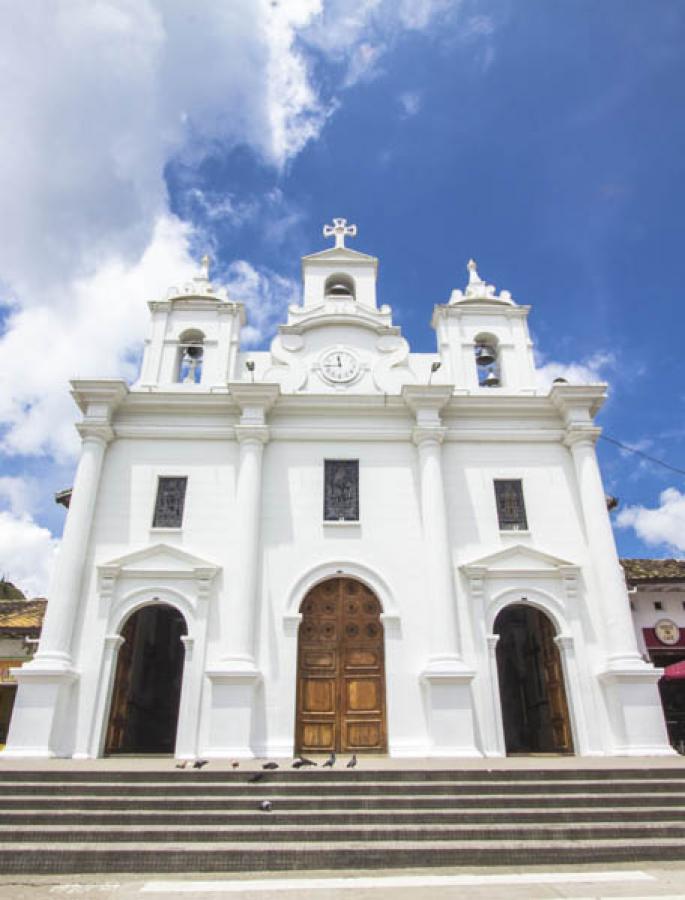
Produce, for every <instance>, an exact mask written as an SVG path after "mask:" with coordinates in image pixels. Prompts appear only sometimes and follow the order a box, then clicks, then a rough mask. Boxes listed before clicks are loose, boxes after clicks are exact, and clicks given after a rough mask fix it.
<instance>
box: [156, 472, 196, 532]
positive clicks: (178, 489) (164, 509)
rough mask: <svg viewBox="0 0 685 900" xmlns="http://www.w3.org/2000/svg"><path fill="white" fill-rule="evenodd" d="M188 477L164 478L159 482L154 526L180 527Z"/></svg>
mask: <svg viewBox="0 0 685 900" xmlns="http://www.w3.org/2000/svg"><path fill="white" fill-rule="evenodd" d="M187 484H188V479H187V478H162V477H160V479H159V481H158V483H157V500H156V502H155V515H154V518H153V520H152V527H153V528H180V527H181V524H182V522H183V506H184V504H185V499H186V485H187Z"/></svg>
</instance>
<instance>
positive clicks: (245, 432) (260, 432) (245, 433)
mask: <svg viewBox="0 0 685 900" xmlns="http://www.w3.org/2000/svg"><path fill="white" fill-rule="evenodd" d="M235 436H236V438H237V440H238V443H240V444H245V445H249V444H266V443H268V441H269V436H270V435H269V426H268V425H241V424H238V425H236V426H235Z"/></svg>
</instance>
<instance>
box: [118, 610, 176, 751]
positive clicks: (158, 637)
mask: <svg viewBox="0 0 685 900" xmlns="http://www.w3.org/2000/svg"><path fill="white" fill-rule="evenodd" d="M186 632H187V628H186V623H185V619H184V618H183V616H182V615H181V613H179V612H178V610H176V609H174V608H173V607H171V606H166V605H163V604H155V605H152V606H145V607H143V608H142V609H140V610H138V612H136V613H134V614H133V615H132V616H131V617H130V618H129V619H127V621H126V624H125V625H124V628H123V630H122V632H121V636H122V637H123V639H124V643H123V644H122V645H121V647H120V648H119V656H118V659H117V670H116V675H115V679H114V690H113V692H112V703H111V706H110V714H109V724H108V727H107V737H106V740H105V753H173V752H174V747H175V745H176V725H177V722H178V706H179V701H180V698H181V681H182V677H183V660H184V647H183V642H182V641H181V636H182V635H184V634H186Z"/></svg>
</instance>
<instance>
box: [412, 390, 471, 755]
mask: <svg viewBox="0 0 685 900" xmlns="http://www.w3.org/2000/svg"><path fill="white" fill-rule="evenodd" d="M451 392H452V388H451V386H450V385H424V386H420V385H405V387H404V388H403V390H402V394H403V397H404V399H405V402H406V403H407V405H408V406H409V407H410V408H411V409H412V410H413V411H414V412H415V413H416V426H415V427H414V429H413V431H412V438H413V441H414V443H415V444H416V446H417V449H418V463H419V490H420V495H421V519H422V524H423V548H424V553H425V557H424V559H425V565H426V581H427V588H428V598H427V599H428V602H427V603H426V619H427V624H428V627H429V629H430V631H429V633H430V645H429V658H428V662H427V665H426V666H425V668H424V670H423V672H422V673H421V681H422V684H423V687H424V692H425V700H426V706H427V714H428V728H429V739H430V746H429V747H428V750H427V752H428V754H429V755H432V756H480V755H481V753H480V751H479V750H478V749H477V748H476V724H475V710H474V702H473V693H472V690H471V682H472V680H473V677H474V674H475V673H474V672H473V670H471V669H469V668H468V667H467V666H466V665H465V664H464V661H463V659H462V656H461V642H460V637H459V617H458V614H457V604H456V597H455V590H454V587H455V585H454V573H453V569H452V552H451V545H450V539H449V529H448V520H447V507H446V505H445V485H444V480H443V473H442V441H443V439H444V437H445V432H446V429H445V428H444V427H443V426H442V422H441V419H440V410H441V409H442V407H443V406H444V405H445V404H446V403H447V402H448V401H449V398H450V396H451Z"/></svg>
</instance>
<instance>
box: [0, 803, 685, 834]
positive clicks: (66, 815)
mask: <svg viewBox="0 0 685 900" xmlns="http://www.w3.org/2000/svg"><path fill="white" fill-rule="evenodd" d="M256 807H257V803H254V804H253V805H252V807H250V808H249V809H226V810H223V811H221V812H206V811H204V810H196V809H190V810H181V811H179V810H175V809H165V810H162V811H149V810H133V811H124V812H119V811H116V810H75V811H73V812H72V811H65V810H62V809H59V810H52V811H50V812H36V811H35V810H31V809H28V810H22V811H15V812H4V813H3V815H2V825H3V826H10V825H20V826H21V825H24V826H25V825H31V826H32V827H34V828H37V827H39V826H42V825H58V826H61V827H65V826H67V825H83V826H88V827H92V826H95V825H122V826H126V827H128V828H136V829H137V828H145V827H147V826H149V825H166V826H177V827H178V826H185V825H204V826H215V825H228V824H240V825H241V827H247V826H251V825H259V826H260V827H261V826H263V825H264V824H265V821H266V820H265V816H264V813H263V812H262V811H257V810H256ZM642 820H645V821H655V822H678V823H679V822H682V821H684V820H685V817H684V816H683V809H682V807H679V806H673V807H668V806H661V807H653V808H650V809H649V817H647V816H646V814H645V808H644V807H635V806H628V807H617V806H610V807H607V806H603V805H597V806H591V807H576V808H571V809H569V808H561V809H554V808H550V807H548V806H536V807H531V808H529V809H515V808H514V809H511V808H507V809H499V808H496V809H489V810H483V809H459V810H452V809H417V808H415V807H397V806H395V807H393V809H392V810H391V811H388V810H376V809H363V808H357V809H349V808H347V809H345V808H344V807H331V808H330V809H327V810H322V809H319V808H318V807H316V805H313V806H312V807H311V808H307V809H296V810H287V809H282V808H281V807H280V806H279V804H278V803H276V804H275V807H274V808H273V809H272V811H271V812H270V813H269V817H268V821H269V822H271V823H279V824H293V825H294V824H297V825H298V826H299V827H300V828H311V827H314V826H315V825H316V826H318V825H325V824H330V823H335V824H337V825H349V824H363V823H374V824H390V825H392V824H402V823H412V822H417V821H418V822H421V823H424V824H439V823H444V824H468V823H472V824H482V823H498V822H500V823H501V822H505V823H507V824H512V825H513V824H520V825H524V826H525V825H528V824H538V823H555V822H561V823H564V822H577V823H581V822H587V823H589V822H613V823H617V822H628V823H633V822H638V821H642Z"/></svg>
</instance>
